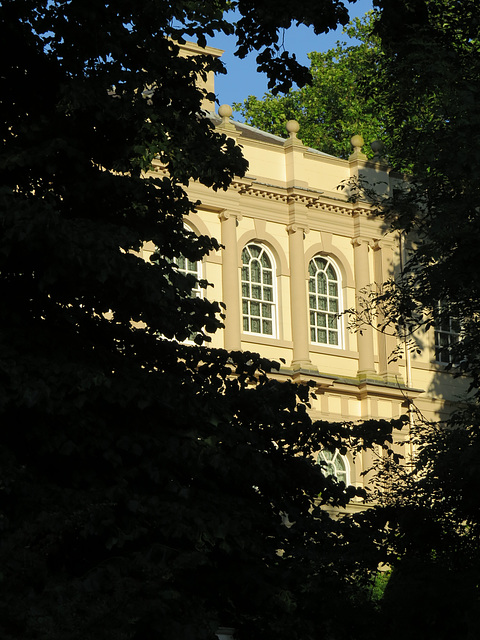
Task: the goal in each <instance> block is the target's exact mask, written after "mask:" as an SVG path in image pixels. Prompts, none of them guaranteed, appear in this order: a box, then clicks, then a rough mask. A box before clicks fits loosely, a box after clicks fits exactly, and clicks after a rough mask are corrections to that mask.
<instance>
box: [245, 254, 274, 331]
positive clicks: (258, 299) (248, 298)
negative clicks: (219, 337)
mask: <svg viewBox="0 0 480 640" xmlns="http://www.w3.org/2000/svg"><path fill="white" fill-rule="evenodd" d="M275 311H276V309H275V263H274V260H273V256H272V255H271V254H270V252H269V251H268V249H267V248H266V247H264V246H263V245H260V244H255V243H250V244H247V246H246V247H245V248H244V249H243V251H242V316H243V330H244V331H245V332H247V333H257V334H261V335H265V336H274V335H275V332H276V317H275V316H276V313H275Z"/></svg>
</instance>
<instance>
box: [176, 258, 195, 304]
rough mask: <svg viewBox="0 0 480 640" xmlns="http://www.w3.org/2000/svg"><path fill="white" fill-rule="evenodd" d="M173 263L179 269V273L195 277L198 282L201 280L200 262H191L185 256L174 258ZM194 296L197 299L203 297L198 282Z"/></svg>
mask: <svg viewBox="0 0 480 640" xmlns="http://www.w3.org/2000/svg"><path fill="white" fill-rule="evenodd" d="M173 261H174V263H175V265H176V267H177V271H179V272H180V273H183V274H185V275H192V276H195V278H196V279H197V280H201V278H202V273H201V271H202V263H201V262H200V261H198V262H194V261H193V260H189V259H188V258H185V257H184V256H178V257H177V258H174V260H173ZM192 296H193V297H196V298H201V297H202V289H201V288H200V285H199V283H198V282H197V283H196V285H195V287H194V288H193V289H192Z"/></svg>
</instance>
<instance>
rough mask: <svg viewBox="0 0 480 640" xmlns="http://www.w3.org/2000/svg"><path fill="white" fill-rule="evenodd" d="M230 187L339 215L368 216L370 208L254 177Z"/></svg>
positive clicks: (244, 193) (255, 196)
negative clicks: (261, 180) (260, 180)
mask: <svg viewBox="0 0 480 640" xmlns="http://www.w3.org/2000/svg"><path fill="white" fill-rule="evenodd" d="M231 188H232V189H234V190H235V191H236V192H237V193H239V194H240V195H241V196H250V197H254V198H261V199H264V200H275V201H277V202H282V203H284V204H292V203H298V204H303V205H305V206H306V207H307V208H308V209H312V210H317V211H326V212H329V213H336V214H340V215H348V216H352V215H357V216H358V215H364V216H369V215H370V214H371V209H370V207H369V206H368V205H365V204H361V205H359V204H356V203H355V204H353V203H350V202H347V201H344V200H337V201H333V202H332V200H331V199H330V198H328V197H326V196H325V195H324V192H323V191H320V190H317V189H309V188H306V187H298V186H294V187H280V186H278V185H273V184H268V183H266V182H259V181H257V180H255V179H243V180H242V179H238V178H235V179H234V180H233V181H232V185H231Z"/></svg>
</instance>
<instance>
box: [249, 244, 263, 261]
mask: <svg viewBox="0 0 480 640" xmlns="http://www.w3.org/2000/svg"><path fill="white" fill-rule="evenodd" d="M248 248H249V249H250V253H251V254H252V256H253V257H254V258H258V256H259V255H260V254H261V253H262V248H261V247H259V246H257V245H256V244H249V245H248Z"/></svg>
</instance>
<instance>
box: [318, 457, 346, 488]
mask: <svg viewBox="0 0 480 640" xmlns="http://www.w3.org/2000/svg"><path fill="white" fill-rule="evenodd" d="M317 462H318V463H319V464H321V466H322V471H323V473H324V474H325V475H326V476H334V477H335V478H336V479H337V480H338V481H339V482H344V483H345V484H348V463H347V460H346V458H345V457H344V456H342V455H341V454H340V453H339V452H338V451H334V452H333V453H332V452H331V451H328V449H323V451H320V453H319V454H318V456H317Z"/></svg>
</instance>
